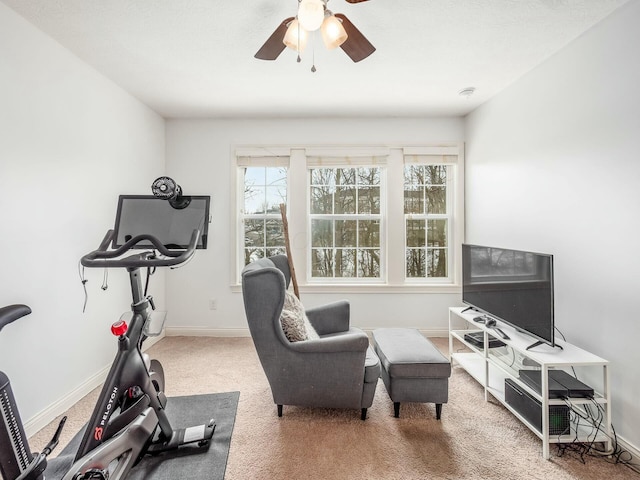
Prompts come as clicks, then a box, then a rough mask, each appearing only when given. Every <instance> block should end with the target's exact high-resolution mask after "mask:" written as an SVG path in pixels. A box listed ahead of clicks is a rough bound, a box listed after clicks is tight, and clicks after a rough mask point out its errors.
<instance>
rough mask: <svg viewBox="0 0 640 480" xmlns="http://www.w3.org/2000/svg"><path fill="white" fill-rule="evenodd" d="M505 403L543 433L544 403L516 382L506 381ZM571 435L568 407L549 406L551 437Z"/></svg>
mask: <svg viewBox="0 0 640 480" xmlns="http://www.w3.org/2000/svg"><path fill="white" fill-rule="evenodd" d="M504 399H505V402H506V403H507V404H508V405H509V406H510V407H511V408H513V409H514V410H515V411H516V412H518V413H519V414H520V415H521V416H522V417H523V418H524V419H525V420H527V422H529V423H530V424H531V425H532V426H533V427H535V428H536V429H537V430H538V432H542V403H541V402H540V401H539V400H538V399H536V398H534V397H533V396H532V395H531V394H529V393H528V392H526V391H525V390H524V389H522V388H521V387H520V386H519V385H518V384H517V383H516V382H515V381H514V380H512V379H511V378H507V379H505V381H504ZM570 433H571V415H570V411H569V407H568V406H567V405H549V435H551V436H560V435H569V434H570Z"/></svg>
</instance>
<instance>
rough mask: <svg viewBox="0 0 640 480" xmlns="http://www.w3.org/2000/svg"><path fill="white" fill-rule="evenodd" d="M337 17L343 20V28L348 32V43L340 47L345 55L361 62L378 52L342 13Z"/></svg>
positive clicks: (337, 14)
mask: <svg viewBox="0 0 640 480" xmlns="http://www.w3.org/2000/svg"><path fill="white" fill-rule="evenodd" d="M361 1H364V0H361ZM335 16H336V17H338V18H339V19H340V20H342V26H343V27H344V29H345V30H346V31H347V35H348V38H347V41H346V42H344V43H343V44H342V45H340V48H342V50H344V53H346V54H347V55H349V57H350V58H351V60H353V61H354V62H359V61H360V60H364V59H365V58H367V57H368V56H369V55H371V54H372V53H373V52H375V51H376V47H374V46H373V45H372V44H371V42H369V40H367V39H366V38H365V36H364V35H363V34H362V32H360V30H358V29H357V28H356V26H355V25H354V24H353V23H351V21H350V20H349V19H348V18H347V17H345V16H344V15H343V14H342V13H336V14H335Z"/></svg>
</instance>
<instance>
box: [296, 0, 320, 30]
mask: <svg viewBox="0 0 640 480" xmlns="http://www.w3.org/2000/svg"><path fill="white" fill-rule="evenodd" d="M298 20H299V22H300V25H302V28H304V29H305V30H306V31H308V32H313V31H315V30H317V29H319V28H320V25H322V21H323V20H324V2H323V1H322V0H302V1H301V2H300V5H299V6H298Z"/></svg>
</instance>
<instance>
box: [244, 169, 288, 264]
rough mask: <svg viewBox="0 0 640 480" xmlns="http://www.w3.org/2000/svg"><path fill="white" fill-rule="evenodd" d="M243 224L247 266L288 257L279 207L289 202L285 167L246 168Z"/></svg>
mask: <svg viewBox="0 0 640 480" xmlns="http://www.w3.org/2000/svg"><path fill="white" fill-rule="evenodd" d="M242 170H243V179H244V202H243V209H242V212H243V214H242V223H243V227H244V263H245V265H247V264H249V263H251V262H253V261H255V260H257V259H259V258H263V257H270V256H272V255H277V254H285V253H286V248H285V241H284V231H283V226H282V217H281V215H280V204H281V203H285V204H286V202H287V169H286V168H285V167H245V168H243V169H242Z"/></svg>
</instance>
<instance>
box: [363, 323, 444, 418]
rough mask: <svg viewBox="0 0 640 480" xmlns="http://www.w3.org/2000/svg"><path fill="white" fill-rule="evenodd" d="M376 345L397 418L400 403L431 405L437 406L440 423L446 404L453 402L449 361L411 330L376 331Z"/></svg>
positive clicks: (390, 329) (391, 329)
mask: <svg viewBox="0 0 640 480" xmlns="http://www.w3.org/2000/svg"><path fill="white" fill-rule="evenodd" d="M373 342H374V349H375V352H376V354H377V355H378V357H379V358H380V364H381V367H382V370H381V376H382V380H383V382H384V386H385V387H386V389H387V392H388V393H389V397H391V400H392V401H393V408H394V413H395V416H396V418H397V417H399V416H400V402H420V403H427V402H428V403H435V404H436V418H437V419H438V420H440V415H441V414H442V404H443V403H447V400H448V399H449V377H450V376H451V363H449V360H448V359H447V358H446V357H445V356H444V355H443V354H442V353H440V351H439V350H438V349H437V348H436V347H435V346H434V345H433V344H432V343H431V342H430V341H429V340H428V339H427V338H425V337H424V336H423V335H422V334H421V333H420V332H419V331H418V330H415V329H411V328H380V329H377V330H374V331H373Z"/></svg>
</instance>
